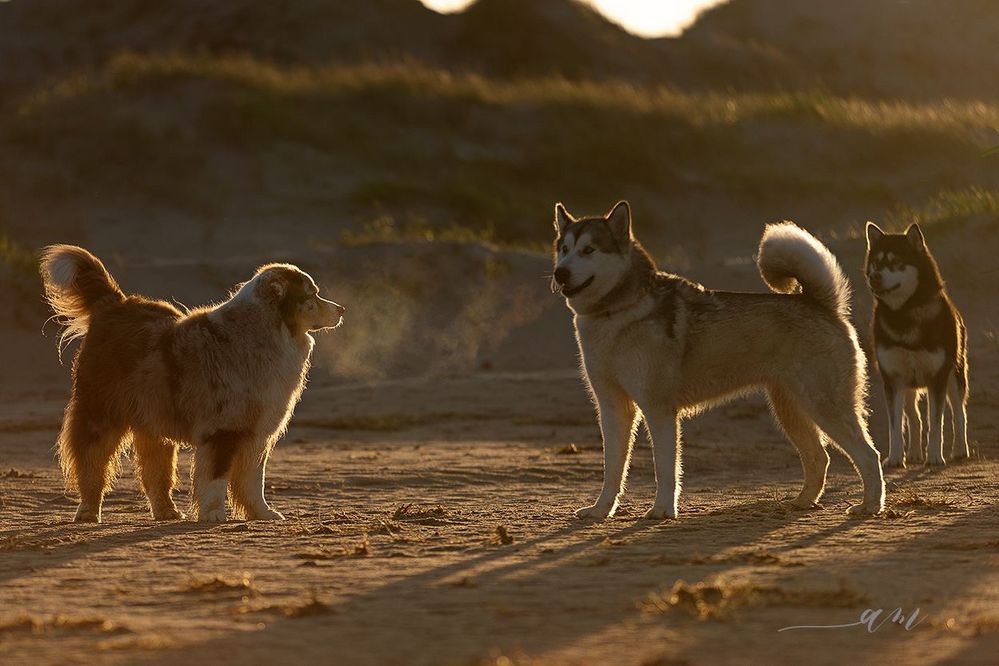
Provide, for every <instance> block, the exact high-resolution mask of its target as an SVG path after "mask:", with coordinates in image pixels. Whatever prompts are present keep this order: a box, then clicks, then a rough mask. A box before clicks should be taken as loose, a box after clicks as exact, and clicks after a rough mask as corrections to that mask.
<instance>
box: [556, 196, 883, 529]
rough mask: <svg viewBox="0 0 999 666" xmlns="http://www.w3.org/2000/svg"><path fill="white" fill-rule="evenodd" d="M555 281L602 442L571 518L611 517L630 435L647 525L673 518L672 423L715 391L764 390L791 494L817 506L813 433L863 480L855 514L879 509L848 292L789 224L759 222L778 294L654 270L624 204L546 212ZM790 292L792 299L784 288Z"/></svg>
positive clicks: (876, 466) (878, 479) (817, 248)
mask: <svg viewBox="0 0 999 666" xmlns="http://www.w3.org/2000/svg"><path fill="white" fill-rule="evenodd" d="M555 231H556V234H557V240H556V241H555V247H554V250H555V257H554V259H555V273H554V279H555V283H556V284H557V285H559V286H560V288H561V292H562V294H563V295H564V296H565V297H566V302H567V304H568V306H569V308H570V309H571V310H572V312H573V313H574V314H575V317H574V323H575V328H576V339H577V341H578V343H579V351H580V354H581V357H582V369H583V373H584V377H585V379H586V381H587V383H588V384H589V387H590V390H591V393H592V395H593V398H594V401H595V403H596V407H597V412H598V416H599V421H600V429H601V432H602V435H603V441H604V483H603V490H602V491H601V493H600V496H599V497H598V499H597V501H596V503H595V504H593V505H592V506H588V507H585V508H582V509H579V510H578V511H577V512H576V513H577V515H579V516H581V517H593V518H604V517H607V516H609V515H612V514H613V513H614V511H615V509H616V507H617V505H618V501H619V498H620V496H621V494H622V492H623V490H624V483H625V479H626V476H627V470H628V466H629V462H630V456H631V450H632V445H633V441H634V436H635V429H636V427H637V424H638V421H639V419H641V418H643V417H644V420H645V424H646V428H647V430H648V433H649V436H650V438H651V440H652V446H653V454H654V459H655V471H656V483H657V490H656V497H655V502H654V503H653V506H652V508H651V509H650V510H649V511H648V513H646V514H645V516H646V517H647V518H654V519H659V518H664V517H669V518H675V517H676V515H677V500H678V498H679V494H680V475H681V463H680V422H681V419H682V418H683V417H684V416H686V415H690V414H692V413H695V412H697V411H698V410H700V409H703V408H705V407H708V406H710V405H712V404H713V403H717V402H719V401H720V400H723V399H724V398H726V397H729V396H733V395H737V394H740V393H743V392H746V391H749V390H752V389H764V390H766V391H767V393H768V394H769V396H770V403H771V406H772V408H773V413H774V415H775V416H776V418H777V420H778V421H779V423H780V425H781V426H782V427H783V428H784V431H785V432H786V433H787V436H788V439H790V440H791V443H792V444H794V446H795V448H796V449H797V450H798V454H799V455H800V457H801V464H802V467H803V469H804V476H805V482H804V487H803V488H802V490H801V493H800V494H799V495H798V497H797V499H796V500H795V504H796V505H798V506H800V507H812V506H815V505H816V504H817V502H818V500H819V498H820V497H821V496H822V492H823V490H824V488H825V482H826V471H827V469H828V466H829V455H828V453H827V452H826V448H825V443H824V437H825V436H828V438H829V439H830V440H831V441H832V442H834V443H836V444H837V445H838V446H839V447H840V448H841V449H842V450H843V451H845V452H846V454H847V456H848V457H849V458H850V460H851V461H852V462H853V464H854V466H855V467H856V468H857V471H858V472H859V473H860V476H861V478H862V479H863V483H864V499H863V502H862V503H861V504H858V505H856V506H854V507H851V512H854V513H878V512H880V511H881V510H882V509H883V507H884V480H883V478H882V474H881V465H880V461H879V459H878V453H877V451H876V450H875V448H874V446H873V444H872V443H871V439H870V435H869V434H868V431H867V423H866V412H865V408H864V399H865V392H866V387H867V374H866V366H865V361H864V355H863V353H862V352H861V350H860V346H859V344H858V342H857V335H856V332H855V331H854V329H853V326H852V325H851V324H850V321H849V317H848V314H849V310H850V304H849V299H850V292H849V286H848V283H847V280H846V278H845V276H844V275H843V272H842V270H841V269H840V267H839V265H838V264H837V263H836V260H835V258H834V257H833V256H832V254H831V253H830V252H829V250H827V249H826V248H825V246H823V245H822V244H821V243H819V241H817V240H816V239H815V238H814V237H812V236H811V235H809V234H808V233H807V232H805V231H804V230H802V229H800V228H799V227H797V226H795V225H794V224H791V223H783V224H774V225H770V226H768V227H767V228H766V230H765V231H764V234H763V239H762V241H761V243H760V248H759V259H758V263H759V268H760V272H761V274H762V275H763V279H764V280H765V281H766V282H767V284H768V285H769V286H770V287H771V288H772V289H773V290H774V291H776V292H779V294H751V293H732V292H721V291H711V290H708V289H705V288H704V287H702V286H701V285H698V284H694V283H692V282H690V281H688V280H686V279H684V278H682V277H678V276H676V275H670V274H668V273H661V272H659V271H657V269H656V266H655V263H654V262H653V260H652V258H651V257H650V256H649V255H648V254H647V253H646V252H645V250H644V249H643V248H642V246H641V245H640V244H639V243H638V241H637V240H635V238H634V236H633V235H632V228H631V210H630V208H629V206H628V204H627V203H626V202H623V201H622V202H620V203H618V204H617V205H616V206H615V207H614V209H613V210H611V212H610V213H608V214H607V215H605V216H602V217H590V218H583V219H578V220H577V219H576V218H574V217H573V216H572V215H570V214H569V213H568V212H567V211H566V210H565V208H564V207H563V206H562V205H561V204H558V205H556V207H555ZM799 287H800V290H801V292H802V293H800V294H798V293H795V291H796V290H798V288H799Z"/></svg>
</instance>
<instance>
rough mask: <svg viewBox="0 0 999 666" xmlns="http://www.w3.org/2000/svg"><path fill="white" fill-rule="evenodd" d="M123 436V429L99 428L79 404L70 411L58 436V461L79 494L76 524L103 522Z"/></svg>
mask: <svg viewBox="0 0 999 666" xmlns="http://www.w3.org/2000/svg"><path fill="white" fill-rule="evenodd" d="M124 436H125V429H124V428H121V427H113V426H110V425H108V424H103V425H97V424H96V423H95V422H94V421H93V420H92V419H91V418H88V414H87V413H86V411H85V410H83V409H81V408H80V407H79V405H78V404H76V403H72V404H71V405H70V407H69V409H68V410H67V413H66V420H65V422H64V423H63V428H62V432H61V433H60V434H59V461H60V464H61V465H62V469H63V474H64V475H65V478H66V481H67V485H72V484H73V482H75V483H76V486H77V488H78V489H79V491H80V506H79V507H78V508H77V510H76V518H75V520H76V522H79V523H99V522H101V508H102V506H103V504H104V494H105V493H107V492H108V491H109V490H111V484H112V483H113V481H114V477H115V474H116V472H117V468H118V454H119V452H120V451H121V448H122V443H123V442H122V440H123V438H124Z"/></svg>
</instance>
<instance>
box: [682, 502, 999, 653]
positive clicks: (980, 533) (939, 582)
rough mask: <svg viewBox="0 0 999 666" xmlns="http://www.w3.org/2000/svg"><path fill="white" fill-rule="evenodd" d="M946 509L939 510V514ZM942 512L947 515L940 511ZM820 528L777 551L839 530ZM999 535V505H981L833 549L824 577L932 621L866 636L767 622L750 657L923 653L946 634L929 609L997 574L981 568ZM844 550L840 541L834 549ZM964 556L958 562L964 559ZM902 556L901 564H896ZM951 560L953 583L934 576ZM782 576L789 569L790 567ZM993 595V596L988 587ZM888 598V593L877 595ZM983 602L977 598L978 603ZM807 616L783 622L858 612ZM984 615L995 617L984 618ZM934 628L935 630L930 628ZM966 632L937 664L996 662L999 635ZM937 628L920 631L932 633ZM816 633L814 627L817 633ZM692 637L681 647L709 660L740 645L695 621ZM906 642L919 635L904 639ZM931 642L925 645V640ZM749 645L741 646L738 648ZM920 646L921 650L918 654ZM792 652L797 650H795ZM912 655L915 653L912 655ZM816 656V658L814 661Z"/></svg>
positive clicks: (840, 618) (824, 610)
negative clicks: (860, 547) (868, 550)
mask: <svg viewBox="0 0 999 666" xmlns="http://www.w3.org/2000/svg"><path fill="white" fill-rule="evenodd" d="M944 510H946V507H944V508H943V509H940V510H939V511H940V512H943V511H944ZM944 518H946V516H944ZM892 520H899V521H904V520H906V518H905V517H901V518H868V519H864V520H862V521H856V519H851V520H850V521H849V522H850V524H853V525H865V526H873V527H877V526H879V525H881V524H883V523H881V522H880V521H892ZM843 527H845V526H839V527H838V528H836V529H832V528H826V529H823V530H819V531H818V532H814V533H810V534H809V535H808V537H807V538H805V539H799V540H797V541H795V542H792V543H791V544H790V545H788V546H787V547H786V548H784V549H783V550H789V549H792V548H800V547H805V546H810V545H811V546H814V545H815V544H817V543H819V542H820V541H821V540H822V538H823V537H828V536H830V535H831V534H832V533H833V532H835V531H838V530H840V529H842V528H843ZM997 538H999V506H996V505H985V506H982V507H978V508H975V509H973V510H967V511H964V512H963V513H962V514H961V515H960V516H958V517H957V518H956V519H954V520H949V521H946V522H945V521H944V520H941V521H940V524H939V526H938V527H936V528H934V529H930V530H927V531H923V532H921V533H918V534H917V535H916V536H914V537H913V538H902V539H898V540H897V541H895V542H894V543H893V544H891V545H889V546H888V547H886V548H878V549H877V552H876V554H874V555H873V556H870V557H864V558H861V559H853V558H849V557H845V558H843V560H838V559H834V558H836V556H835V555H833V556H832V557H829V558H824V560H823V562H822V564H821V567H822V570H823V573H824V574H825V575H827V576H828V577H829V578H830V579H833V580H835V579H836V578H843V577H846V578H848V579H850V581H851V582H852V583H853V584H854V585H856V586H857V587H859V589H860V591H861V592H863V593H865V595H866V597H867V603H869V604H870V605H871V607H872V608H884V609H887V612H889V613H890V612H891V611H892V610H894V609H895V608H899V607H901V608H902V609H903V612H911V611H912V610H913V609H914V608H916V607H918V608H919V609H920V612H921V613H922V617H923V618H925V619H926V620H930V619H933V620H934V622H927V623H926V624H924V625H922V626H917V627H916V628H915V629H914V630H913V631H912V632H911V633H909V632H905V631H904V630H902V629H901V628H900V627H898V626H892V625H887V626H885V627H883V628H881V629H879V635H878V636H871V635H869V634H868V633H866V630H864V629H860V628H851V629H839V630H835V631H832V632H830V631H828V630H813V633H812V634H808V632H807V631H804V632H789V633H777V631H776V630H777V629H778V628H779V626H773V627H772V628H768V629H767V630H766V631H770V632H771V633H772V636H773V639H772V641H768V642H766V643H762V648H761V649H762V650H764V651H766V652H768V654H759V655H754V658H757V659H758V660H759V661H760V663H767V662H770V661H788V662H790V663H795V662H798V661H804V660H806V658H807V660H809V661H811V660H812V659H813V658H814V650H815V645H816V643H815V641H816V640H819V641H823V644H826V643H825V642H826V641H831V642H832V643H830V645H831V644H833V643H834V644H835V646H836V650H835V651H830V652H828V654H826V655H825V657H826V658H827V659H828V660H829V661H828V663H842V662H843V661H846V660H851V661H858V662H859V663H881V662H888V661H898V660H899V659H900V658H901V657H902V656H903V655H906V651H908V653H909V654H907V655H906V656H910V657H911V656H914V655H915V656H918V655H920V654H923V655H926V654H929V651H930V649H931V648H932V643H934V642H935V641H937V640H941V639H944V638H952V635H949V634H948V633H947V632H946V631H944V630H942V628H941V627H940V622H941V621H942V619H943V618H941V617H940V616H939V615H937V616H936V617H935V613H937V611H935V609H939V610H940V611H942V610H943V608H944V607H945V606H946V605H948V604H951V603H953V602H956V601H959V600H960V599H962V598H964V597H966V596H968V595H969V593H972V592H974V591H975V586H976V585H978V584H980V583H981V582H982V579H983V578H982V577H983V575H985V576H987V575H993V576H994V575H995V572H994V571H992V570H988V569H983V565H984V564H985V561H986V558H987V557H988V556H987V555H985V554H984V553H990V552H994V550H995V549H996V547H997V546H996V543H997V541H996V539H997ZM975 551H977V552H978V553H979V555H978V557H977V558H971V559H970V561H969V559H968V558H966V557H962V554H963V555H965V556H966V555H967V554H968V553H969V552H975ZM832 552H833V553H844V552H845V551H844V550H843V549H842V547H841V546H839V547H837V548H836V549H834V550H833V551H832ZM962 560H963V562H962ZM900 561H901V563H900ZM955 566H964V567H965V568H966V570H967V575H965V576H963V577H961V579H960V580H959V581H957V582H955V580H954V577H953V576H950V575H948V576H946V577H944V576H940V577H936V576H934V572H938V573H939V572H942V573H944V574H952V573H953V571H954V569H955ZM788 575H794V574H792V573H790V572H788ZM874 589H878V590H881V592H880V594H872V593H870V592H868V590H874ZM983 593H984V594H986V595H987V594H989V592H988V591H987V590H985V591H984V592H983V591H982V590H979V591H978V592H977V595H978V598H979V600H981V597H982V595H983ZM991 595H992V597H993V598H995V597H996V594H995V593H994V592H992V593H991ZM885 596H889V597H891V598H882V597H885ZM977 605H978V606H981V603H979V604H977ZM804 610H805V612H806V613H807V615H805V616H801V615H797V614H795V615H792V616H791V617H794V619H795V620H797V621H795V622H788V623H786V624H839V623H848V622H851V621H856V620H857V618H858V617H859V612H858V611H857V610H856V609H851V608H839V607H836V606H835V605H832V606H817V607H813V608H807V609H804ZM986 621H993V620H988V619H986ZM934 627H935V629H934ZM958 629H959V631H960V630H962V629H963V630H964V631H965V633H964V641H965V642H964V644H963V645H962V646H961V649H960V650H959V651H958V652H957V653H956V654H954V655H951V656H949V657H947V658H946V660H945V661H944V662H942V663H948V664H995V663H997V662H996V659H995V655H996V651H995V646H996V645H997V644H999V635H996V634H994V633H992V634H989V633H984V634H982V635H980V636H974V635H973V634H974V633H975V628H974V627H970V628H969V627H960V625H959V627H958ZM934 631H936V632H937V633H923V632H934ZM816 632H817V633H816ZM689 635H690V636H691V637H693V638H694V639H695V640H693V641H692V642H691V643H689V644H688V645H686V646H685V653H687V654H691V655H703V656H704V658H705V659H708V660H709V661H710V660H711V659H712V656H718V655H722V654H726V653H727V652H726V651H730V650H734V649H740V645H737V644H735V643H734V642H733V641H730V640H727V639H726V637H725V636H724V633H719V632H718V631H711V630H710V628H704V627H701V626H699V625H694V626H692V631H691V632H690V634H689ZM907 641H918V642H916V643H912V644H907ZM928 644H929V645H928ZM747 647H748V646H746V645H741V649H746V648H747ZM920 650H923V652H920ZM795 651H798V652H799V653H800V654H796V652H795ZM913 653H914V654H913ZM821 661H822V660H821V659H820V660H819V662H821Z"/></svg>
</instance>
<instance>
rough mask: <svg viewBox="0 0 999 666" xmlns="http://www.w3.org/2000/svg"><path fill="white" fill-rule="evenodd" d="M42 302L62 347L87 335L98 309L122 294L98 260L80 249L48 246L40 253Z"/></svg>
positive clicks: (123, 297)
mask: <svg viewBox="0 0 999 666" xmlns="http://www.w3.org/2000/svg"><path fill="white" fill-rule="evenodd" d="M40 268H41V273H42V283H43V284H44V285H45V299H46V300H47V301H48V303H49V305H50V306H51V307H52V310H53V311H54V312H55V319H56V321H57V322H59V324H60V325H61V326H62V327H63V332H62V335H61V336H60V338H59V342H60V344H59V349H60V354H61V350H62V348H63V347H64V346H65V345H66V344H68V343H69V342H71V341H72V340H75V339H76V338H81V337H83V336H84V335H86V334H87V329H89V328H90V318H91V317H92V316H93V315H94V313H95V312H97V311H99V310H100V309H102V308H104V307H106V306H108V305H113V304H117V303H121V302H122V301H123V300H125V294H124V293H123V292H122V290H121V287H119V286H118V283H117V282H115V280H114V278H113V277H111V274H110V273H108V269H106V268H105V267H104V264H102V263H101V260H100V259H98V258H97V257H95V256H94V255H92V254H90V253H89V252H87V251H86V250H84V249H83V248H82V247H77V246H75V245H50V246H49V247H47V248H45V250H43V251H42V258H41V267H40Z"/></svg>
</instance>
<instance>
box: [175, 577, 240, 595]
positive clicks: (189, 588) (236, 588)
mask: <svg viewBox="0 0 999 666" xmlns="http://www.w3.org/2000/svg"><path fill="white" fill-rule="evenodd" d="M181 591H183V592H192V593H195V594H213V595H214V594H217V595H227V594H239V595H243V596H244V597H252V596H256V595H257V594H259V592H258V591H257V588H256V587H255V586H254V584H253V577H252V576H251V575H250V574H249V573H246V572H243V574H242V575H240V576H238V577H225V576H212V577H210V578H196V579H191V580H190V581H188V582H187V583H186V584H185V585H184V586H183V587H182V588H181Z"/></svg>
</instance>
